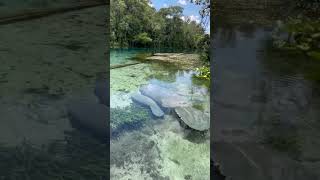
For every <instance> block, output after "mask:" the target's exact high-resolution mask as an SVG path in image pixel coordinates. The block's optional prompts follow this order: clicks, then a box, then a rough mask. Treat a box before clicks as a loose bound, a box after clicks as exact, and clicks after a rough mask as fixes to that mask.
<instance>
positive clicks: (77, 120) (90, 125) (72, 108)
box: [67, 101, 109, 140]
mask: <svg viewBox="0 0 320 180" xmlns="http://www.w3.org/2000/svg"><path fill="white" fill-rule="evenodd" d="M67 109H68V114H69V117H70V121H71V124H72V126H73V127H74V128H77V129H81V130H85V131H86V132H89V133H90V134H92V135H93V136H95V137H98V138H99V139H103V140H106V139H107V138H109V128H108V124H109V108H108V107H107V106H105V105H103V104H99V103H94V102H89V101H88V102H84V101H79V102H73V103H71V104H69V105H68V107H67Z"/></svg>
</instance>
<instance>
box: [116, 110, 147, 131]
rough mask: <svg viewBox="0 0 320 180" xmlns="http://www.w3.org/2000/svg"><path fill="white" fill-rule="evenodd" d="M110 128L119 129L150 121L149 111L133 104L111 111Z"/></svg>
mask: <svg viewBox="0 0 320 180" xmlns="http://www.w3.org/2000/svg"><path fill="white" fill-rule="evenodd" d="M110 119H111V122H110V126H111V128H112V129H114V130H115V129H117V128H119V127H121V126H123V125H128V124H129V125H130V124H135V123H141V122H144V121H147V120H148V119H150V114H149V111H148V109H146V108H145V107H142V106H140V105H137V104H132V105H130V106H127V107H125V108H121V109H120V108H113V109H110Z"/></svg>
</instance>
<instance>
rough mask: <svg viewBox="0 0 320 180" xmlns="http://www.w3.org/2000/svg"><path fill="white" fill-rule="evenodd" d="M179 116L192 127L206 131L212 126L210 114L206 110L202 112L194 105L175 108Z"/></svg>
mask: <svg viewBox="0 0 320 180" xmlns="http://www.w3.org/2000/svg"><path fill="white" fill-rule="evenodd" d="M175 112H176V114H177V115H178V116H179V118H180V119H181V120H182V121H183V122H184V123H185V124H186V125H187V126H189V127H190V128H192V129H195V130H198V131H205V130H208V129H209V128H210V116H209V114H208V113H206V112H202V111H200V110H197V109H195V108H193V107H178V108H175Z"/></svg>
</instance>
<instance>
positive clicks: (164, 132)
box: [110, 115, 210, 180]
mask: <svg viewBox="0 0 320 180" xmlns="http://www.w3.org/2000/svg"><path fill="white" fill-rule="evenodd" d="M209 161H210V142H209V134H208V133H198V132H195V131H192V130H187V129H184V128H182V127H181V126H180V124H179V122H178V121H177V119H175V117H173V116H171V115H166V116H165V118H164V119H163V120H157V121H155V120H150V122H149V123H146V124H145V126H144V127H143V128H141V130H138V131H131V132H126V133H124V134H123V135H121V136H120V137H118V138H117V139H113V140H112V141H111V160H110V163H111V164H110V166H111V179H117V180H118V179H119V180H122V179H123V180H127V179H137V180H138V179H150V180H151V179H174V180H180V179H181V180H185V179H198V180H208V179H209V177H210V162H209Z"/></svg>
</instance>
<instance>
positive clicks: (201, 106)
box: [192, 103, 205, 111]
mask: <svg viewBox="0 0 320 180" xmlns="http://www.w3.org/2000/svg"><path fill="white" fill-rule="evenodd" d="M192 107H193V108H195V109H198V110H200V111H204V110H205V107H204V104H203V103H192Z"/></svg>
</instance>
